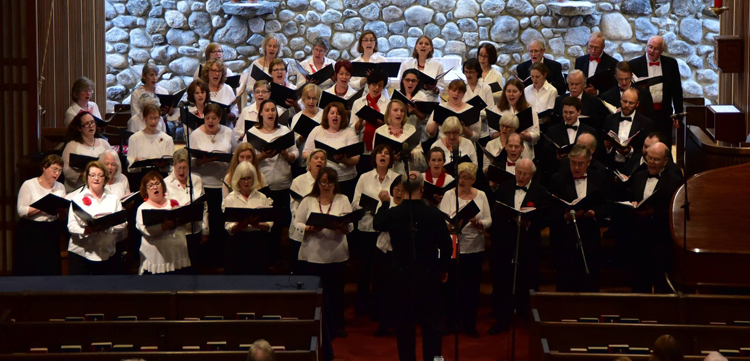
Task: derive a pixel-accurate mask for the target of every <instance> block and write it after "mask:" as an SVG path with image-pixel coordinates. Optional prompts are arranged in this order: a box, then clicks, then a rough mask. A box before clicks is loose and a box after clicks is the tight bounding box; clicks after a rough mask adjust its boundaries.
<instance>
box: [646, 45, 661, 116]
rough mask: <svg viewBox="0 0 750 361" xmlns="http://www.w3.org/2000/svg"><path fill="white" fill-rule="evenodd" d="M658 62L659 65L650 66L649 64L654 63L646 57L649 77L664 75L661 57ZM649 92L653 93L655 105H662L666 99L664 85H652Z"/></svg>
mask: <svg viewBox="0 0 750 361" xmlns="http://www.w3.org/2000/svg"><path fill="white" fill-rule="evenodd" d="M656 62H658V63H659V65H648V64H649V63H652V61H650V60H648V56H646V65H648V77H649V78H651V77H655V76H659V75H664V73H662V69H661V66H662V62H661V57H659V59H657V60H656ZM649 91H650V92H651V98H652V99H653V100H654V104H661V102H662V99H663V98H664V83H659V84H656V85H652V86H650V87H649Z"/></svg>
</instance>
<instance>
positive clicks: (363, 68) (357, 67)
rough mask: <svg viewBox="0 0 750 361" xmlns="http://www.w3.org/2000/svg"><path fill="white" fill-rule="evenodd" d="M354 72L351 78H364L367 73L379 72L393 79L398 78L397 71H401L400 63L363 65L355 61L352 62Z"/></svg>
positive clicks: (363, 63)
mask: <svg viewBox="0 0 750 361" xmlns="http://www.w3.org/2000/svg"><path fill="white" fill-rule="evenodd" d="M352 67H354V71H353V72H352V76H359V77H366V76H367V72H368V71H375V70H380V71H382V72H383V74H385V75H386V76H388V77H389V78H395V77H397V76H398V71H399V70H400V69H401V63H396V62H384V63H365V62H359V61H355V62H352Z"/></svg>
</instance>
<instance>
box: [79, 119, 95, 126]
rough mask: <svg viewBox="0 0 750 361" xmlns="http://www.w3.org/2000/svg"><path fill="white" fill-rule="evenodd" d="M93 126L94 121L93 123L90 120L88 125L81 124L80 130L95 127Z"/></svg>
mask: <svg viewBox="0 0 750 361" xmlns="http://www.w3.org/2000/svg"><path fill="white" fill-rule="evenodd" d="M95 125H96V121H93V120H92V121H90V122H88V123H85V124H84V123H81V128H88V127H93V126H95Z"/></svg>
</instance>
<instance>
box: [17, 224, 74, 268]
mask: <svg viewBox="0 0 750 361" xmlns="http://www.w3.org/2000/svg"><path fill="white" fill-rule="evenodd" d="M63 230H64V228H63V225H62V224H61V222H60V221H54V222H35V221H32V220H28V219H25V218H21V219H20V220H19V221H18V227H17V228H16V243H15V247H14V252H13V275H14V276H57V275H61V274H62V261H61V259H60V233H61V232H63Z"/></svg>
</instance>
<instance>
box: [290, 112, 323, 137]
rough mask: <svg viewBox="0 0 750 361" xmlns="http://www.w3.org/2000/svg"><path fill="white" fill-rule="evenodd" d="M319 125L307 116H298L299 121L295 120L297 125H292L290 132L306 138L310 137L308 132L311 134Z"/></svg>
mask: <svg viewBox="0 0 750 361" xmlns="http://www.w3.org/2000/svg"><path fill="white" fill-rule="evenodd" d="M319 125H320V123H318V122H316V121H314V120H313V119H312V118H310V117H308V116H307V115H304V114H302V115H300V116H299V119H297V123H296V124H294V128H292V130H293V131H294V132H295V133H297V134H299V135H301V136H303V137H305V138H307V136H308V135H310V132H312V130H313V129H315V127H317V126H319Z"/></svg>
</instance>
